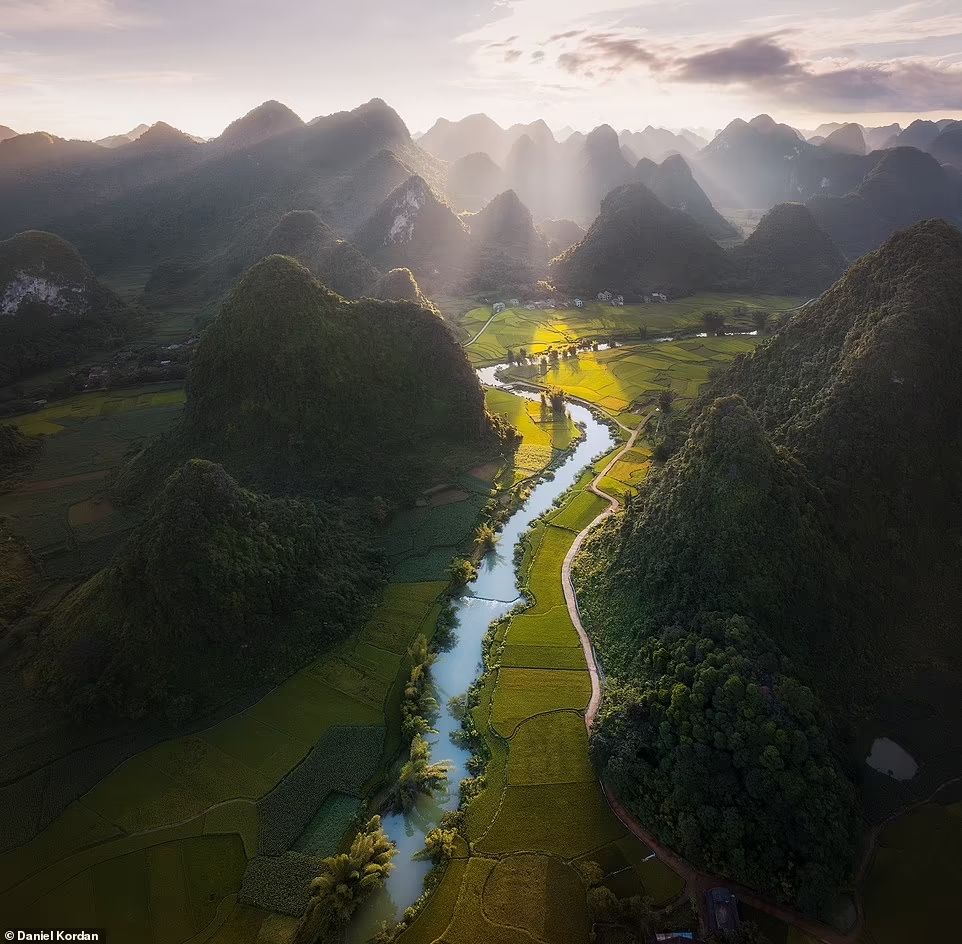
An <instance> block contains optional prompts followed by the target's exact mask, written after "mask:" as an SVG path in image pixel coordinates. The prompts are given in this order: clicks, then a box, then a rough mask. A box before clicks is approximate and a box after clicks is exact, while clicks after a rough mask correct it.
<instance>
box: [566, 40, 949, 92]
mask: <svg viewBox="0 0 962 944" xmlns="http://www.w3.org/2000/svg"><path fill="white" fill-rule="evenodd" d="M784 36H785V33H784V32H783V33H780V34H779V33H776V34H772V33H766V34H762V35H754V36H743V37H740V38H737V39H734V40H733V41H731V42H730V43H728V44H725V45H718V46H700V47H696V48H695V49H694V50H692V51H686V52H682V51H680V50H678V49H677V48H675V47H672V46H670V45H667V44H658V43H654V42H650V41H644V42H643V41H642V40H641V39H639V38H638V37H635V36H631V35H625V34H621V35H619V34H617V33H613V32H610V31H609V32H605V33H587V34H583V35H581V36H580V38H579V39H578V41H577V43H576V44H575V45H574V46H573V47H572V48H569V49H567V50H565V51H564V52H562V53H560V54H559V56H558V57H557V60H556V62H557V65H558V67H559V68H560V69H561V70H563V71H564V72H567V73H569V74H570V75H582V76H584V77H586V78H595V77H597V76H599V75H612V74H617V73H621V72H624V71H626V70H629V69H633V68H641V69H644V70H645V71H647V72H649V73H653V74H656V75H657V76H658V77H659V78H660V79H661V80H662V81H664V82H673V83H684V84H696V85H723V86H731V87H735V88H736V89H742V90H750V91H753V92H761V93H763V94H766V95H769V96H771V97H773V98H774V99H777V100H779V101H782V102H790V103H793V104H796V105H803V106H807V107H813V108H821V109H825V110H828V111H844V110H845V109H853V108H854V109H861V110H879V111H931V110H933V109H948V108H953V109H954V108H962V62H957V61H952V60H948V59H933V58H931V57H929V58H926V57H915V58H901V59H891V60H887V61H878V62H872V61H863V62H860V61H853V60H852V59H851V57H844V58H834V59H816V58H811V57H809V58H806V57H805V56H804V55H803V54H802V53H801V52H800V51H798V50H795V49H791V48H789V47H788V46H787V45H786V44H785V42H784Z"/></svg>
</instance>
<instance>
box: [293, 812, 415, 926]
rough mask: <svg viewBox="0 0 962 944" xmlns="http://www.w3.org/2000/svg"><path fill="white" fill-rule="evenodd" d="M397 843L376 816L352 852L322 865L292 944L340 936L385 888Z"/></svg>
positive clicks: (365, 827)
mask: <svg viewBox="0 0 962 944" xmlns="http://www.w3.org/2000/svg"><path fill="white" fill-rule="evenodd" d="M396 853H397V849H396V848H395V846H394V843H393V842H391V840H390V839H389V838H388V836H387V834H386V833H385V832H384V829H383V828H382V826H381V817H380V816H374V817H372V818H371V819H370V820H368V822H367V823H366V824H365V826H364V827H363V829H361V831H360V832H359V833H358V834H357V835H356V836H355V837H354V841H353V842H352V843H351V849H350V851H349V852H342V853H340V854H338V855H335V856H329V857H328V858H326V859H324V860H323V861H322V862H321V871H320V874H319V875H318V876H317V878H315V879H314V880H313V881H312V882H311V885H310V899H309V900H308V903H307V910H306V911H305V912H304V916H303V917H302V918H301V923H300V924H299V925H298V926H297V930H296V931H295V933H294V938H293V944H329V942H330V941H331V940H333V939H334V938H335V937H336V936H339V935H340V933H341V932H342V931H343V929H344V928H345V927H346V926H347V924H348V922H349V921H350V920H351V918H352V917H353V915H354V912H355V911H357V909H358V907H359V905H360V904H361V903H362V902H363V901H364V900H365V899H366V898H367V897H368V896H369V895H370V894H371V893H372V892H375V891H377V890H378V889H379V888H382V887H383V885H384V880H385V879H386V878H387V877H388V875H389V874H390V873H391V870H392V869H393V868H394V866H393V865H392V863H391V860H392V859H393V858H394V856H395V854H396Z"/></svg>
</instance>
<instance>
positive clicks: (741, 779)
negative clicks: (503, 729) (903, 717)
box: [577, 221, 962, 911]
mask: <svg viewBox="0 0 962 944" xmlns="http://www.w3.org/2000/svg"><path fill="white" fill-rule="evenodd" d="M960 356H962V235H960V234H959V233H958V232H957V231H956V230H954V229H953V228H952V227H951V226H949V225H948V224H946V223H944V222H941V221H929V222H926V223H921V224H917V225H916V226H913V227H911V228H910V229H908V230H906V231H905V232H902V233H899V234H898V235H896V236H895V237H893V238H892V239H891V240H890V241H889V242H888V243H887V244H886V245H885V246H883V247H882V248H881V249H879V250H878V251H876V252H875V253H872V254H870V255H869V256H866V257H865V258H863V259H862V260H861V261H859V262H858V263H857V264H856V265H854V266H852V268H851V269H849V271H848V272H847V273H846V274H845V275H844V276H843V277H842V278H841V279H840V280H839V281H838V282H837V283H836V284H835V285H834V286H833V287H832V289H831V290H830V291H828V292H827V293H826V294H825V295H824V296H823V297H822V298H820V299H819V300H818V301H817V302H815V303H813V304H811V305H809V306H807V307H806V308H805V309H803V310H801V311H799V312H798V313H797V314H795V315H794V316H793V317H792V318H791V319H790V320H789V321H788V323H787V324H786V325H785V326H783V327H782V328H781V329H780V330H779V332H778V333H777V334H776V335H775V336H774V337H773V338H772V339H771V340H770V341H769V342H768V343H766V344H763V345H762V346H761V347H759V348H758V349H757V350H756V351H755V352H754V353H752V354H750V355H745V356H743V357H741V358H738V359H736V361H735V362H734V364H733V365H732V366H731V367H730V368H729V370H728V371H727V372H726V373H725V374H723V375H722V376H721V377H720V378H718V379H717V380H716V381H715V382H714V384H713V386H712V387H711V388H710V389H709V390H708V391H707V392H706V393H705V394H704V395H703V397H702V398H701V399H700V400H699V401H698V402H696V404H695V406H694V408H693V411H694V412H693V415H694V416H695V419H694V421H693V424H692V426H691V432H690V435H689V438H688V440H687V442H686V443H685V445H684V446H683V447H682V449H681V450H680V451H679V452H678V454H677V455H676V456H674V457H673V458H672V459H670V460H669V461H668V462H667V464H666V465H665V466H664V468H663V469H662V470H661V471H660V472H656V473H654V474H653V475H652V476H651V477H650V479H649V483H648V485H647V486H646V488H645V489H644V490H643V491H642V492H641V493H640V495H639V496H638V497H637V498H636V499H635V500H634V501H633V502H631V503H630V504H629V506H628V507H627V508H626V510H625V512H624V513H623V514H622V515H620V516H616V517H615V518H613V519H611V520H610V521H609V522H608V523H607V524H606V525H605V526H603V527H602V528H601V529H600V532H599V533H598V534H597V535H595V536H594V537H593V538H592V539H591V540H590V541H589V542H587V544H586V546H585V550H584V552H583V554H582V556H581V558H580V559H579V561H578V567H577V580H578V585H579V600H580V601H581V602H582V604H583V611H584V613H585V616H586V619H587V621H588V624H589V626H590V627H591V628H592V630H593V632H594V634H595V636H596V638H597V639H598V641H599V643H600V648H601V654H602V661H603V662H604V664H605V667H606V669H607V671H608V672H609V674H610V685H609V688H608V690H609V692H610V696H609V698H608V701H607V707H606V710H605V713H604V716H603V718H602V721H601V725H600V728H599V731H598V733H597V735H596V739H595V749H596V751H597V754H598V758H599V761H600V763H601V764H602V767H603V769H604V772H605V776H606V777H608V778H609V779H610V780H611V781H612V783H613V784H614V785H615V787H616V789H617V790H618V791H619V793H621V794H622V795H623V796H624V797H625V798H626V800H627V802H628V803H629V806H631V807H632V808H633V809H634V810H635V812H636V813H637V814H638V815H639V816H640V817H641V819H642V821H643V822H645V823H646V824H647V825H649V826H650V827H651V828H652V829H653V830H654V831H655V832H656V834H657V835H659V836H660V837H661V838H662V839H664V840H665V841H666V842H668V843H669V845H673V846H675V847H676V848H677V849H678V850H679V851H680V852H682V853H683V854H685V855H686V856H688V857H690V858H692V859H693V860H694V861H696V862H700V863H702V864H704V865H706V866H708V867H710V868H712V869H716V870H718V871H720V872H722V873H724V874H729V875H731V876H733V877H734V878H736V879H740V880H742V881H745V882H748V883H749V884H752V885H755V886H756V887H759V888H761V889H763V890H765V891H767V892H769V893H771V894H774V895H776V896H779V897H784V898H786V899H789V900H794V901H796V902H797V903H798V904H800V905H801V906H802V907H804V908H807V909H809V910H816V911H817V910H818V909H819V908H820V907H825V906H826V905H827V903H828V901H829V899H830V897H831V894H832V890H833V889H837V888H838V887H839V885H840V884H842V883H843V882H844V881H845V879H846V878H847V875H846V870H847V868H848V867H849V866H850V865H851V863H852V850H853V848H854V845H853V842H854V840H853V837H854V836H855V835H856V834H857V827H858V818H857V816H856V814H855V812H854V807H853V805H852V799H851V790H850V788H849V786H848V785H847V784H846V783H845V781H844V779H843V778H841V776H840V773H839V767H838V765H837V764H836V762H835V761H833V760H832V756H833V746H834V749H835V750H838V751H839V756H841V752H842V742H841V740H840V739H839V738H838V736H837V735H839V734H843V733H845V732H846V731H847V730H848V726H849V725H850V724H854V723H855V722H856V721H857V720H860V719H862V718H863V717H864V716H866V715H867V716H871V714H872V712H873V710H874V707H873V699H877V698H880V697H886V696H888V695H891V694H893V693H897V692H898V691H899V690H906V691H907V690H909V689H910V688H911V687H912V686H913V685H915V686H916V687H915V691H916V693H917V692H918V691H919V688H918V682H919V680H921V679H928V680H929V681H930V682H931V683H932V689H933V691H941V690H943V687H944V685H945V684H949V685H957V684H958V682H959V680H960V679H962V653H960V647H959V645H958V634H957V627H958V626H959V625H960V623H962V576H960V574H962V570H960V567H959V564H960V555H959V553H958V548H959V547H960V546H962V542H960V530H959V528H960V526H959V522H960V521H962V424H960V423H959V421H958V417H959V415H960V408H962V367H960V363H962V361H960ZM920 626H924V627H925V631H924V632H920V631H919V627H920ZM786 659H789V660H790V662H787V661H786ZM806 685H807V686H808V687H807V688H806V687H805V686H806ZM929 697H933V696H929ZM820 700H821V702H822V703H824V704H827V705H830V706H831V719H832V720H831V724H829V723H828V721H827V716H826V715H825V713H824V712H823V711H822V709H820V708H819V707H818V705H819V701H820ZM799 705H804V706H805V708H804V712H803V713H802V714H799V713H798V708H799ZM925 710H927V711H933V710H938V709H937V707H936V703H935V702H933V704H932V705H927V706H926V707H925ZM956 727H958V725H955V724H954V723H949V724H947V725H946V727H945V733H946V735H947V736H950V737H957V736H958V734H959V732H958V731H956V730H954V729H955V728H956ZM831 732H835V733H831ZM652 744H656V747H652V746H651V745H652ZM666 757H670V758H671V763H670V765H667V766H666V761H665V760H664V758H666ZM812 765H814V767H813V766H812ZM816 769H817V770H819V771H821V772H820V773H819V774H818V775H815V773H814V771H815V770H816ZM755 807H758V808H760V811H761V812H760V813H759V812H758V810H756V809H755ZM816 811H817V812H816ZM821 817H826V818H825V819H821ZM813 824H817V825H816V826H815V828H814V829H812V831H809V830H810V828H811V827H812V826H813ZM769 842H770V845H771V848H772V850H780V851H773V852H771V853H770V855H772V856H774V857H775V860H777V861H772V860H770V859H768V858H767V857H766V856H767V855H768V854H767V853H765V852H764V847H765V846H766V844H768V843H769ZM756 843H758V845H759V850H758V852H757V854H754V853H753V854H752V855H748V854H747V852H748V850H749V849H754V846H755V844H756Z"/></svg>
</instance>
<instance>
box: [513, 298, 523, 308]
mask: <svg viewBox="0 0 962 944" xmlns="http://www.w3.org/2000/svg"><path fill="white" fill-rule="evenodd" d="M520 304H521V301H520V299H517V298H512V299H511V307H512V308H517V307H518V305H520Z"/></svg>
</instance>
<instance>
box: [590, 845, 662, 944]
mask: <svg viewBox="0 0 962 944" xmlns="http://www.w3.org/2000/svg"><path fill="white" fill-rule="evenodd" d="M579 869H580V871H581V878H582V880H583V881H584V883H585V885H586V886H587V892H586V898H587V903H588V920H589V921H590V922H591V925H592V940H595V936H596V930H597V929H603V933H604V938H603V939H604V940H605V941H606V942H607V941H611V942H617V944H644V942H645V941H647V940H648V939H649V937H650V936H651V931H652V923H653V921H652V918H653V916H652V906H651V899H650V898H647V897H644V898H643V897H642V896H640V895H632V896H631V897H629V898H619V897H618V896H617V895H616V894H615V893H614V892H613V891H612V890H611V889H610V888H608V886H607V885H605V884H604V873H603V872H602V869H601V866H599V865H598V863H597V862H593V861H590V860H589V861H587V862H581V863H579Z"/></svg>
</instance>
